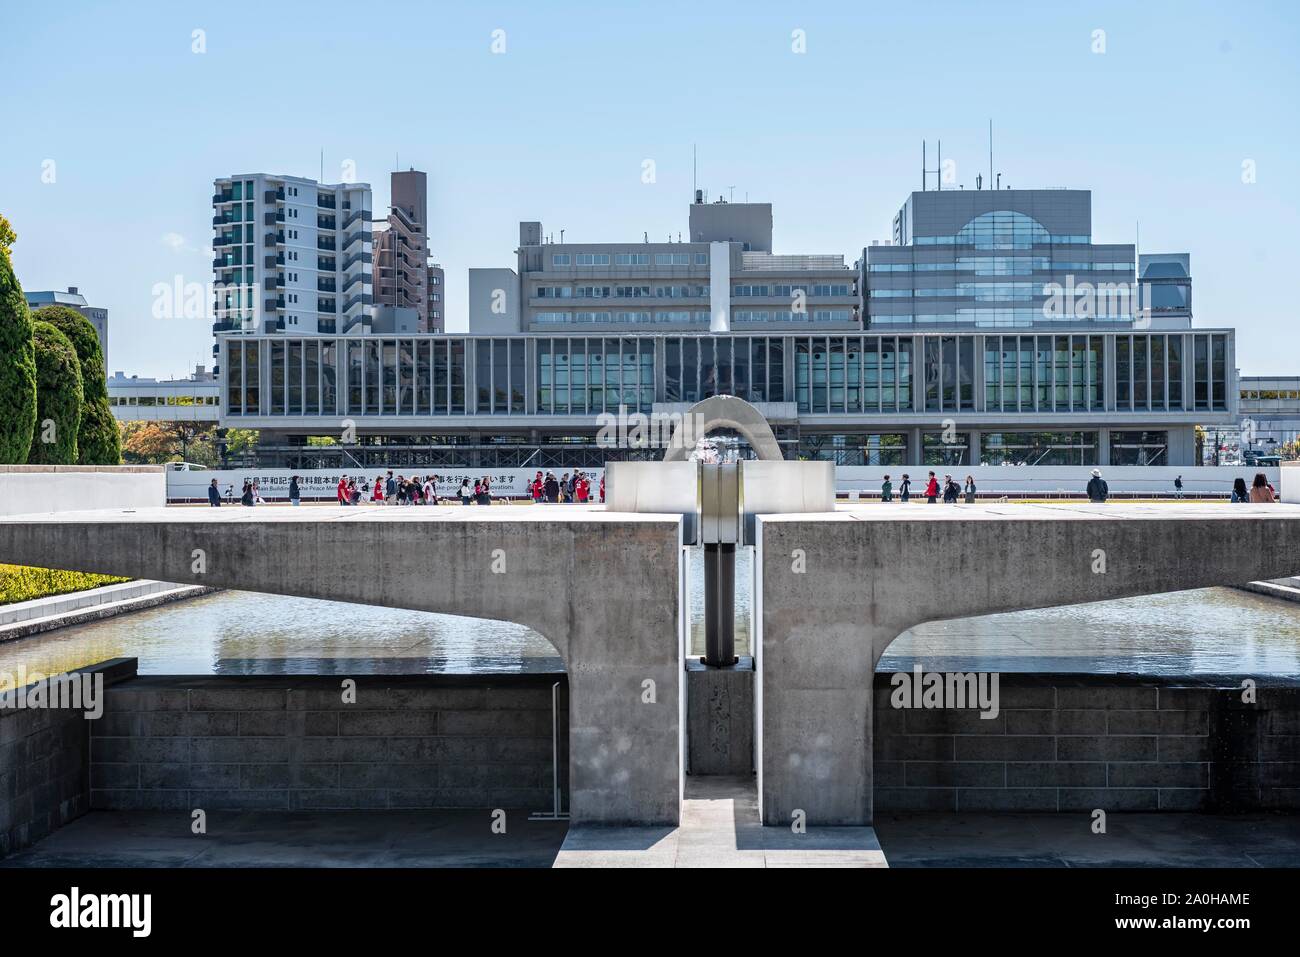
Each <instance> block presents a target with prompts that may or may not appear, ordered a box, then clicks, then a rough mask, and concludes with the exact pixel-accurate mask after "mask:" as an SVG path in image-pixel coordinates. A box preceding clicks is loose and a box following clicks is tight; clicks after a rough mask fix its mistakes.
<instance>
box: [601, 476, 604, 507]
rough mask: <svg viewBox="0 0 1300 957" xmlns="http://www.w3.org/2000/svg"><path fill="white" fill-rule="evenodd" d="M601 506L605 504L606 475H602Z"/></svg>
mask: <svg viewBox="0 0 1300 957" xmlns="http://www.w3.org/2000/svg"><path fill="white" fill-rule="evenodd" d="M600 504H602V505H604V504H605V473H604V472H601V473H600Z"/></svg>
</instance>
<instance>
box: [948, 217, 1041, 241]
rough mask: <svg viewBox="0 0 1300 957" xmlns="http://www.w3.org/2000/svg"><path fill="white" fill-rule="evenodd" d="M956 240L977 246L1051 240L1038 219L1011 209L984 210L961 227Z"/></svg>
mask: <svg viewBox="0 0 1300 957" xmlns="http://www.w3.org/2000/svg"><path fill="white" fill-rule="evenodd" d="M956 241H957V243H958V244H959V245H968V244H969V245H973V246H974V247H975V248H976V249H1028V248H1030V247H1031V246H1033V245H1034V244H1035V243H1038V244H1044V243H1050V242H1051V241H1052V237H1051V234H1050V233H1049V232H1048V231H1047V229H1046V227H1044V226H1043V224H1042V223H1040V222H1039V221H1038V220H1036V219H1034V218H1033V217H1032V216H1026V215H1025V214H1024V213H1017V212H1015V211H1013V210H1010V209H995V210H993V211H992V212H988V213H981V214H980V215H978V216H976V217H975V218H974V219H972V220H971V221H970V222H969V223H967V224H966V225H965V226H963V227H962V228H961V231H960V232H958V233H957V237H956Z"/></svg>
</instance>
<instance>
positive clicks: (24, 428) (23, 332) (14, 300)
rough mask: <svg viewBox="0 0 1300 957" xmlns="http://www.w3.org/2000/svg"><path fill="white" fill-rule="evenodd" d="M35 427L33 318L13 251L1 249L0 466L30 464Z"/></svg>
mask: <svg viewBox="0 0 1300 957" xmlns="http://www.w3.org/2000/svg"><path fill="white" fill-rule="evenodd" d="M35 426H36V347H35V346H34V345H33V343H32V317H31V313H30V312H28V309H27V300H26V299H25V298H24V297H23V289H22V286H20V285H19V284H18V277H17V276H15V275H14V267H13V263H12V262H10V260H9V252H8V250H6V249H4V248H0V464H9V465H13V464H18V463H22V462H26V461H27V453H28V451H29V450H30V449H31V447H32V431H33V429H34V428H35Z"/></svg>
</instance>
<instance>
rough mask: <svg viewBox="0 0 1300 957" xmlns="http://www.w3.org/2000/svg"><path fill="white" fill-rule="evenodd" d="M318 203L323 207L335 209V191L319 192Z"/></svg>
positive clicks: (317, 195)
mask: <svg viewBox="0 0 1300 957" xmlns="http://www.w3.org/2000/svg"><path fill="white" fill-rule="evenodd" d="M316 205H317V206H319V207H321V208H322V209H334V208H335V207H336V205H337V202H336V200H335V199H334V194H333V193H317V194H316Z"/></svg>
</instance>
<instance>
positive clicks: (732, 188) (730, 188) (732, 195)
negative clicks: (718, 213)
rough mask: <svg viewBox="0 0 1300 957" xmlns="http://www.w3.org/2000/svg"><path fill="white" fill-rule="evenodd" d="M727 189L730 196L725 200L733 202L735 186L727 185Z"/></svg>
mask: <svg viewBox="0 0 1300 957" xmlns="http://www.w3.org/2000/svg"><path fill="white" fill-rule="evenodd" d="M727 189H728V190H729V191H730V192H729V197H730V198H729V199H728V200H727V202H729V203H734V202H735V201H736V187H734V186H728V187H727Z"/></svg>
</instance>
